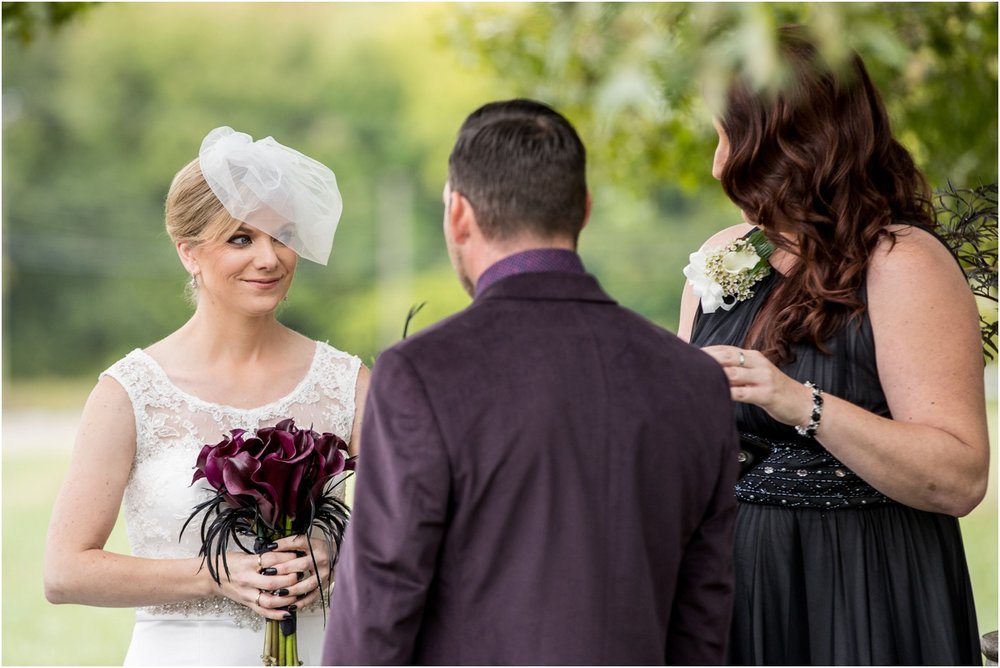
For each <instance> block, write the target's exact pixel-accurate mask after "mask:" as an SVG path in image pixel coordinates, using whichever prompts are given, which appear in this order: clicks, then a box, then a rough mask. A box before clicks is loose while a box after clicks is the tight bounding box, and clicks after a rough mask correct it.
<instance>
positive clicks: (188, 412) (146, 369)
mask: <svg viewBox="0 0 1000 668" xmlns="http://www.w3.org/2000/svg"><path fill="white" fill-rule="evenodd" d="M360 366H361V360H359V359H358V358H357V357H354V356H352V355H348V354H347V353H343V352H341V351H339V350H336V349H335V348H333V347H331V346H329V345H327V344H324V343H319V342H317V343H316V351H315V353H314V356H313V360H312V364H311V366H310V368H309V371H308V372H307V373H306V375H305V377H304V378H303V379H302V380H301V381H300V382H299V383H298V385H297V386H296V387H295V388H294V389H293V390H292V391H291V392H290V393H289V394H287V395H285V396H284V397H282V398H281V399H278V400H276V401H273V402H271V403H269V404H267V405H264V406H260V407H257V408H247V409H243V408H234V407H231V406H225V405H221V404H215V403H211V402H207V401H203V400H202V399H199V398H198V397H196V396H193V395H191V394H188V393H187V392H185V391H184V390H182V389H180V388H179V387H177V386H176V385H174V384H173V382H171V380H170V378H169V377H168V376H167V374H166V372H165V371H164V370H163V369H162V368H161V367H160V366H159V364H157V362H156V361H155V360H153V358H152V357H150V356H149V355H148V354H147V353H145V352H144V351H142V350H139V349H136V350H133V351H132V352H131V353H129V354H128V355H127V356H126V357H124V358H123V359H121V360H120V361H118V362H117V363H116V364H114V365H113V366H112V367H111V368H109V369H108V370H107V371H105V372H104V374H102V375H108V376H110V377H112V378H114V379H115V380H116V381H118V383H119V384H120V385H121V386H122V387H123V388H124V389H125V391H126V393H127V394H128V397H129V399H130V401H131V403H132V408H133V411H134V414H135V429H136V449H135V459H134V461H133V464H132V470H131V472H130V474H129V480H128V483H127V485H126V488H125V494H124V499H123V510H124V514H125V526H126V531H127V534H128V539H129V543H130V545H131V548H132V553H133V554H134V555H135V556H137V557H145V558H152V559H177V558H190V557H196V556H198V551H199V547H200V537H199V535H198V533H199V532H198V526H197V523H196V522H192V524H191V525H190V526H189V527H188V529H187V530H186V531H185V532H184V534H183V536H181V535H180V532H181V527H182V526H183V524H184V522H185V521H186V520H187V518H188V517H189V516H190V514H191V512H192V510H193V509H194V507H195V506H196V505H197V504H198V503H199V502H201V501H204V500H207V499H208V498H210V497H211V491H210V489H209V488H208V486H207V484H206V483H205V481H203V480H202V481H199V482H198V483H196V484H194V485H191V484H190V483H191V478H192V476H193V474H194V465H195V462H196V460H197V458H198V454H199V453H200V452H201V449H202V447H203V446H204V445H205V444H206V443H218V442H219V441H221V440H222V438H223V436H225V435H226V434H228V433H229V432H230V430H232V429H244V430H247V431H251V432H252V431H253V430H255V429H258V428H260V427H265V426H273V425H274V424H276V423H277V422H279V421H280V420H283V419H285V418H289V417H291V418H294V419H295V422H296V424H297V425H299V426H301V427H309V426H312V428H313V429H314V430H316V431H318V432H321V433H322V432H332V433H335V434H337V435H338V436H340V437H341V438H343V439H344V440H345V441H350V438H351V428H352V426H353V423H354V404H355V394H354V393H355V384H356V381H357V376H358V369H359V368H360ZM342 490H343V485H341V486H340V488H339V490H338V494H339V495H342V494H343V491H342ZM138 610H139V612H140V613H145V614H157V615H159V614H181V615H184V616H194V617H200V616H215V617H218V616H229V617H232V618H233V620H234V621H236V622H237V624H239V625H241V626H242V625H250V626H257V625H259V624H260V617H259V616H258V615H256V614H255V613H253V612H251V611H250V610H249V609H248V608H246V607H244V606H242V605H239V604H238V603H235V602H233V601H231V600H229V599H226V598H221V597H220V598H213V599H204V600H199V601H190V602H186V603H181V604H171V605H162V606H152V607H147V608H139V609H138Z"/></svg>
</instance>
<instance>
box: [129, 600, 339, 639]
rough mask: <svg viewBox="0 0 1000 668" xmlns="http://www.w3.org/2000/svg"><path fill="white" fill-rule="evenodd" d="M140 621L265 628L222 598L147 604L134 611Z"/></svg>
mask: <svg viewBox="0 0 1000 668" xmlns="http://www.w3.org/2000/svg"><path fill="white" fill-rule="evenodd" d="M320 609H321V608H320V604H319V602H316V603H313V604H312V605H309V606H307V607H306V608H303V609H302V610H300V611H299V613H298V614H300V615H308V614H310V613H314V612H319V611H320ZM136 615H137V617H138V618H139V619H164V618H166V619H176V618H184V619H190V620H192V621H197V620H199V619H205V620H208V619H228V620H230V621H232V622H233V625H234V626H237V627H239V628H248V629H251V630H253V631H260V630H261V629H263V628H264V618H263V617H261V616H260V615H258V614H257V613H256V612H254V611H253V610H251V609H250V608H248V607H246V606H245V605H242V604H240V603H237V602H236V601H234V600H232V599H229V598H225V597H223V596H213V597H211V598H198V599H193V600H190V601H182V602H180V603H165V604H163V605H147V606H143V607H141V608H136Z"/></svg>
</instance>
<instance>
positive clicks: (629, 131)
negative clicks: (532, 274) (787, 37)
mask: <svg viewBox="0 0 1000 668" xmlns="http://www.w3.org/2000/svg"><path fill="white" fill-rule="evenodd" d="M787 23H799V24H804V25H807V26H809V27H811V28H812V29H813V31H814V33H815V34H816V35H817V39H818V41H819V45H820V47H821V49H822V50H823V52H824V53H825V55H826V56H827V57H828V58H829V59H830V60H831V62H835V63H836V62H840V61H842V60H843V59H844V57H845V56H846V55H847V54H848V53H849V50H851V49H853V50H856V51H857V52H859V53H860V54H861V55H862V57H863V58H864V60H865V62H866V64H867V65H868V67H869V69H870V71H871V74H872V76H873V78H874V79H875V81H876V84H877V85H878V86H879V87H880V89H881V91H882V93H883V95H884V97H885V99H886V103H887V105H888V108H889V111H890V115H891V116H892V118H893V119H894V122H895V129H896V133H897V135H898V136H899V137H900V139H901V141H903V143H904V144H905V145H906V146H907V147H908V148H909V149H910V150H911V151H912V152H913V154H914V156H915V157H916V159H917V161H918V162H919V164H920V165H921V167H923V169H924V170H925V171H926V172H927V174H928V177H929V178H930V180H931V182H932V183H933V184H935V185H936V186H938V187H943V186H944V185H945V184H946V183H947V181H948V180H949V179H950V180H951V181H952V182H953V183H957V184H963V185H965V184H968V185H977V184H979V183H987V182H992V181H995V180H996V177H997V113H996V112H997V105H996V101H997V5H996V3H986V2H983V3H888V4H884V3H877V4H876V3H832V4H830V3H806V2H800V3H773V4H772V3H752V4H751V3H748V4H743V3H717V4H716V3H705V4H701V3H655V4H644V3H547V4H538V5H529V6H522V7H520V8H519V10H518V11H511V10H510V9H509V8H507V7H505V6H497V5H487V6H483V5H466V6H463V7H461V8H460V9H459V10H458V12H457V17H456V20H455V21H454V22H453V23H452V25H451V32H450V34H451V36H452V41H453V42H454V43H455V45H456V46H457V47H458V48H460V49H462V51H463V52H464V53H465V54H466V57H467V58H470V59H472V60H475V61H476V62H482V63H486V64H488V65H490V66H492V67H493V68H494V70H495V71H496V72H497V73H498V74H499V75H501V76H502V77H504V78H505V79H507V80H510V81H511V82H514V84H515V85H516V87H517V91H518V93H519V94H522V95H526V96H531V97H537V98H539V99H542V100H546V101H548V102H550V103H551V104H553V105H555V106H556V107H558V108H560V109H562V110H565V111H566V112H567V113H568V114H569V115H570V116H572V117H573V118H574V120H575V121H576V122H578V123H579V124H580V125H581V127H582V128H583V130H584V131H585V132H586V133H587V134H589V136H590V139H591V142H590V146H591V150H592V154H593V156H594V161H593V163H594V171H595V173H597V174H609V175H613V176H614V178H615V180H616V181H617V182H618V183H629V184H631V185H632V187H634V188H636V189H637V190H638V191H639V192H642V193H649V192H655V191H656V190H658V189H661V188H662V187H663V184H664V183H671V184H676V185H678V186H680V187H683V188H686V189H688V190H690V189H693V188H696V187H698V186H700V185H703V184H704V183H706V182H707V181H708V180H709V179H710V175H709V174H708V172H707V170H705V169H704V167H703V165H701V164H699V163H696V162H692V161H691V159H690V158H691V156H692V155H705V154H706V152H710V150H711V146H712V145H714V140H715V138H714V134H713V133H712V131H711V126H710V124H709V119H710V117H711V113H712V110H713V109H719V106H720V102H721V93H722V85H723V81H724V73H725V72H726V71H729V70H730V69H731V68H733V67H737V68H741V69H743V70H744V71H746V72H747V73H749V74H750V75H751V76H752V77H754V78H755V79H756V80H757V81H758V82H760V83H762V84H768V83H773V82H775V81H777V80H780V77H781V71H780V63H779V61H778V60H777V58H776V57H775V50H774V43H775V42H774V39H775V34H776V30H777V28H778V27H779V26H781V25H783V24H787Z"/></svg>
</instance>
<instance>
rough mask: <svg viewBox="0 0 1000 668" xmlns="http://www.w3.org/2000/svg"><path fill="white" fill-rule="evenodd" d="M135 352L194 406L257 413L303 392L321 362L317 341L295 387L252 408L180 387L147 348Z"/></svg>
mask: <svg viewBox="0 0 1000 668" xmlns="http://www.w3.org/2000/svg"><path fill="white" fill-rule="evenodd" d="M134 353H135V354H136V355H137V356H139V357H141V358H142V359H143V361H144V362H145V363H146V365H147V366H149V368H150V369H152V371H153V373H154V374H155V375H156V376H157V377H158V378H159V379H160V380H162V381H163V382H164V383H166V384H167V385H168V386H169V387H170V388H171V389H172V390H173V391H174V392H176V393H177V394H179V395H180V396H182V397H184V398H185V399H186V400H187V401H188V402H189V403H190V404H191V405H192V406H202V407H205V408H209V409H217V408H222V409H224V410H227V411H236V412H238V413H256V412H260V411H266V410H268V409H271V408H274V407H276V406H279V405H281V404H284V403H286V402H287V401H288V400H290V399H292V398H293V397H295V396H296V395H298V394H299V393H301V392H302V391H303V390H304V389H305V388H306V386H307V385H308V384H309V382H310V379H311V378H312V376H313V373H314V372H315V371H316V366H317V365H318V364H319V358H320V342H319V341H316V343H315V349H314V351H313V357H312V361H311V362H310V363H309V369H308V370H307V371H306V373H305V375H304V376H303V377H302V378H301V379H300V380H299V382H298V383H296V385H295V387H294V388H292V390H291V391H290V392H288V393H287V394H285V395H284V396H281V397H278V398H277V399H275V400H274V401H269V402H267V403H266V404H263V405H261V406H253V407H250V408H239V407H238V406H230V405H228V404H220V403H215V402H212V401H206V400H205V399H202V398H201V397H198V396H196V395H194V394H191V393H190V392H188V391H186V390H184V389H183V388H181V387H179V386H178V385H177V384H176V383H174V381H172V380H171V379H170V376H168V375H167V372H166V371H165V370H164V368H163V367H162V366H160V363H159V362H157V361H156V360H155V359H153V357H152V356H151V355H150V354H149V353H147V352H146V351H145V350H143V349H142V348H136V349H135V351H134Z"/></svg>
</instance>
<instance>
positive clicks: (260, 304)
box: [191, 224, 298, 315]
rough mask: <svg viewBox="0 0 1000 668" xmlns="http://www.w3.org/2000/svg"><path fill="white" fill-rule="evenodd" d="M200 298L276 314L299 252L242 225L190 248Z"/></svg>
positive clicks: (249, 312)
mask: <svg viewBox="0 0 1000 668" xmlns="http://www.w3.org/2000/svg"><path fill="white" fill-rule="evenodd" d="M191 256H192V258H193V259H194V260H195V261H196V263H197V269H198V301H199V302H201V301H202V300H206V299H207V300H209V303H211V304H213V305H220V306H223V307H227V308H231V309H236V310H238V311H241V312H243V313H246V314H247V315H265V314H268V313H273V312H274V310H275V309H276V308H277V307H278V305H279V304H280V303H281V301H282V300H283V299H284V298H285V295H287V294H288V289H289V288H290V287H291V284H292V277H293V276H294V275H295V267H296V264H297V263H298V255H296V254H295V251H293V250H292V249H291V248H289V247H288V246H286V245H284V244H283V243H281V241H279V240H278V239H275V238H273V237H271V236H269V235H267V234H265V233H264V232H261V231H260V230H258V229H256V228H253V227H250V226H249V225H246V224H243V225H240V227H239V228H238V229H237V230H236V231H235V232H233V233H231V234H230V235H228V236H227V237H225V238H223V239H220V240H218V241H211V242H208V243H205V244H202V245H200V246H198V247H196V248H195V249H192V251H191Z"/></svg>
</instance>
